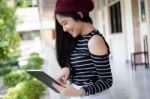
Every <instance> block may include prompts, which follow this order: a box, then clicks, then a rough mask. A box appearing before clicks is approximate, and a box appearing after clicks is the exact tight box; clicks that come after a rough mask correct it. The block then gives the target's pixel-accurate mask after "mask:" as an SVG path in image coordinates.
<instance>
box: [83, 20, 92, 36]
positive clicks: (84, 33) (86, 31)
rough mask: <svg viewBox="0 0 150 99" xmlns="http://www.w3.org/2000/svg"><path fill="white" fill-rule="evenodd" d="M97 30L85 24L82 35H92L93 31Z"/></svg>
mask: <svg viewBox="0 0 150 99" xmlns="http://www.w3.org/2000/svg"><path fill="white" fill-rule="evenodd" d="M94 29H95V28H94V26H93V25H92V24H91V23H83V29H82V32H81V35H86V34H88V33H90V32H91V31H93V30H94Z"/></svg>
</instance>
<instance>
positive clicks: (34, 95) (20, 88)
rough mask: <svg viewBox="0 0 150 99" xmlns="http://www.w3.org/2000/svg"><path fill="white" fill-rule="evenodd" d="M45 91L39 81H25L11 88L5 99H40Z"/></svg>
mask: <svg viewBox="0 0 150 99" xmlns="http://www.w3.org/2000/svg"><path fill="white" fill-rule="evenodd" d="M44 90H45V88H44V87H43V85H42V84H41V83H40V82H39V81H37V80H29V81H24V82H21V83H19V84H17V85H16V86H15V87H12V88H10V89H9V90H8V92H7V94H6V95H5V96H4V97H3V99H39V97H40V96H41V95H42V94H43V92H44Z"/></svg>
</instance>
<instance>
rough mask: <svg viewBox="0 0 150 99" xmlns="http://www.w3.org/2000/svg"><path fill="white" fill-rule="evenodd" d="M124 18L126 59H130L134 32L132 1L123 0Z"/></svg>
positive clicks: (132, 50)
mask: <svg viewBox="0 0 150 99" xmlns="http://www.w3.org/2000/svg"><path fill="white" fill-rule="evenodd" d="M123 9H124V20H125V36H126V37H125V38H126V43H127V46H126V51H127V59H128V60H130V56H131V52H134V33H133V18H132V2H131V0H124V8H123Z"/></svg>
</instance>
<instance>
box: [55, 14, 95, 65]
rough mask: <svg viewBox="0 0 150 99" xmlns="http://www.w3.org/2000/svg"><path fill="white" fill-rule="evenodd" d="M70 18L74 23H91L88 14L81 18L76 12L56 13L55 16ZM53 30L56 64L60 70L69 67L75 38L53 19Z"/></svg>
mask: <svg viewBox="0 0 150 99" xmlns="http://www.w3.org/2000/svg"><path fill="white" fill-rule="evenodd" d="M57 14H58V15H61V16H66V17H71V18H73V19H74V20H76V21H82V22H87V23H91V24H92V23H93V22H92V19H91V18H90V16H89V14H87V13H83V17H81V16H80V15H79V14H78V13H77V12H70V13H56V15H57ZM55 22H56V23H55V28H56V57H57V61H58V64H59V65H60V67H61V68H63V67H65V66H68V67H70V63H69V57H70V54H71V51H72V49H73V47H74V45H75V43H76V40H77V38H78V37H77V38H73V37H72V36H71V35H70V34H69V33H67V32H64V31H63V27H62V26H61V25H60V24H59V23H58V21H57V20H56V17H55Z"/></svg>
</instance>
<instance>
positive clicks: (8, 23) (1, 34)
mask: <svg viewBox="0 0 150 99" xmlns="http://www.w3.org/2000/svg"><path fill="white" fill-rule="evenodd" d="M15 11H16V8H15V7H10V6H8V5H7V0H0V62H2V61H7V60H8V58H9V56H10V55H12V54H14V53H15V52H16V50H17V47H18V46H19V41H20V36H19V34H18V33H16V27H15V26H16V21H17V17H16V16H15Z"/></svg>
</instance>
